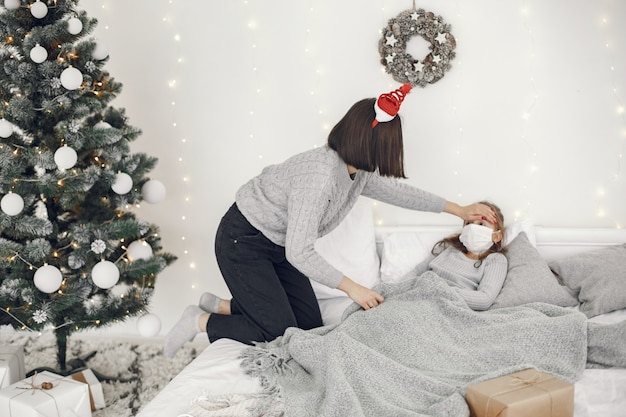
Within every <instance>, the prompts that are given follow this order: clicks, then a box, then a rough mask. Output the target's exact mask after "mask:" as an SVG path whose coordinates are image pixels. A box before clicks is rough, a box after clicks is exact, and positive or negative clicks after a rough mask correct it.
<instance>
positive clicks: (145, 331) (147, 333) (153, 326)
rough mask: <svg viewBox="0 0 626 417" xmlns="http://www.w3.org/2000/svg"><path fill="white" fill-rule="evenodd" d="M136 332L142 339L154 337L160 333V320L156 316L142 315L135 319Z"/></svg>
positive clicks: (150, 314)
mask: <svg viewBox="0 0 626 417" xmlns="http://www.w3.org/2000/svg"><path fill="white" fill-rule="evenodd" d="M137 331H138V332H139V334H140V335H142V336H143V337H154V336H156V335H157V334H159V332H160V331H161V319H160V318H159V316H157V315H156V314H152V313H148V314H144V315H143V316H141V317H139V318H138V319H137Z"/></svg>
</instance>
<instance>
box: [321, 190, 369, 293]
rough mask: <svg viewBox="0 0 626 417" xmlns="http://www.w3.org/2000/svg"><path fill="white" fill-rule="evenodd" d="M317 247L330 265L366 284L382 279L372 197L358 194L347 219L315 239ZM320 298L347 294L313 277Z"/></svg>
mask: <svg viewBox="0 0 626 417" xmlns="http://www.w3.org/2000/svg"><path fill="white" fill-rule="evenodd" d="M315 250H317V252H318V253H319V254H320V255H321V256H322V257H324V259H326V261H328V263H329V264H331V265H332V266H334V267H335V268H337V269H338V270H340V271H341V272H343V274H344V275H346V276H347V277H348V278H350V279H351V280H353V281H354V282H357V283H359V284H361V285H363V286H364V287H367V288H372V287H373V286H374V285H376V284H378V283H379V282H380V271H379V268H380V259H379V258H378V253H377V252H376V239H375V236H374V219H373V215H372V204H371V200H369V199H368V198H367V197H359V199H358V200H357V202H356V204H355V205H354V207H352V210H350V212H349V213H348V215H347V216H346V218H345V219H343V221H342V222H341V223H340V224H339V225H338V226H337V227H336V228H335V229H334V230H332V231H331V232H330V233H328V234H327V235H326V236H322V237H321V238H319V239H318V240H317V241H316V242H315ZM311 285H312V286H313V291H315V296H316V297H317V298H318V299H324V298H333V297H347V295H346V293H345V292H343V291H341V290H338V289H336V288H329V287H327V286H325V285H323V284H320V283H318V282H317V281H313V280H311Z"/></svg>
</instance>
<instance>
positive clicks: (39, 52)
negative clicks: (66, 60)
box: [30, 44, 48, 64]
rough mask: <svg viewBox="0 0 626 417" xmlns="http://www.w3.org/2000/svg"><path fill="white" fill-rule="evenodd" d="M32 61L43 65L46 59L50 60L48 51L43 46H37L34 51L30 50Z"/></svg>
mask: <svg viewBox="0 0 626 417" xmlns="http://www.w3.org/2000/svg"><path fill="white" fill-rule="evenodd" d="M30 59H32V60H33V62H35V63H37V64H41V63H42V62H44V61H45V60H46V59H48V51H46V48H44V47H43V46H41V45H39V44H37V45H36V46H35V47H34V48H33V49H31V50H30Z"/></svg>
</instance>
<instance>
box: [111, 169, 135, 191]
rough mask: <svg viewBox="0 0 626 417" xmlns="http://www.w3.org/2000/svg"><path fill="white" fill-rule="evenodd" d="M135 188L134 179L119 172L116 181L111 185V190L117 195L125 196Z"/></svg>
mask: <svg viewBox="0 0 626 417" xmlns="http://www.w3.org/2000/svg"><path fill="white" fill-rule="evenodd" d="M132 188H133V179H132V178H131V177H130V175H128V174H127V173H125V172H118V173H117V175H115V180H114V181H113V184H112V185H111V189H112V190H113V191H115V193H116V194H119V195H124V194H126V193H128V192H129V191H130V190H131V189H132Z"/></svg>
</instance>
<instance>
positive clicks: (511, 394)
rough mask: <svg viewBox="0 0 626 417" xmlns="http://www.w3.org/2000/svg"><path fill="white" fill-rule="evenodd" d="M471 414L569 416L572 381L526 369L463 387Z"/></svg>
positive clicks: (473, 416) (485, 416) (571, 412)
mask: <svg viewBox="0 0 626 417" xmlns="http://www.w3.org/2000/svg"><path fill="white" fill-rule="evenodd" d="M465 400H466V401H467V404H468V405H469V409H470V417H496V416H497V417H535V416H542V417H572V416H573V415H574V385H572V384H570V383H569V382H567V381H564V380H562V379H560V378H556V377H554V376H552V375H548V374H546V373H543V372H540V371H538V370H536V369H526V370H523V371H519V372H515V373H512V374H509V375H504V376H501V377H499V378H494V379H490V380H488V381H484V382H479V383H477V384H473V385H470V386H468V387H466V389H465Z"/></svg>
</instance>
